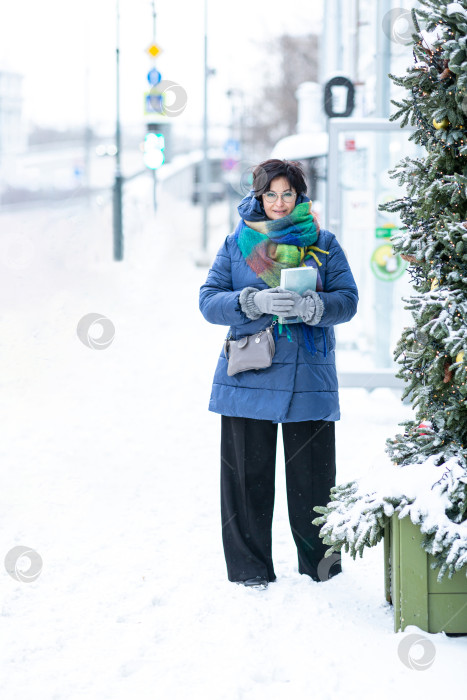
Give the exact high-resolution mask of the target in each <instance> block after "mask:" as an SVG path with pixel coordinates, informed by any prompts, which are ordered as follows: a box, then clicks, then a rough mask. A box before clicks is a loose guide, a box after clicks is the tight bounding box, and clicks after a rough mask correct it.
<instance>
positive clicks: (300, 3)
mask: <svg viewBox="0 0 467 700" xmlns="http://www.w3.org/2000/svg"><path fill="white" fill-rule="evenodd" d="M208 2H209V63H210V66H211V67H214V68H216V70H217V73H216V75H215V76H214V77H213V78H212V79H211V80H210V110H211V114H212V116H213V118H214V120H216V119H219V120H223V119H224V118H226V117H227V114H228V104H227V100H226V99H225V91H226V90H227V89H228V88H229V87H236V88H246V89H247V90H253V89H254V86H255V84H257V83H258V82H259V80H260V74H259V71H258V69H259V68H260V67H261V65H262V63H263V62H264V60H265V58H264V53H263V48H262V45H263V44H264V42H265V41H266V40H268V39H271V38H273V37H274V36H277V35H279V34H281V33H283V32H290V33H294V34H306V33H309V32H319V31H320V30H321V22H322V0H287V1H286V2H284V0H236V2H234V3H233V2H226V1H224V0H217V1H216V0H208ZM155 5H156V13H157V20H156V23H157V28H156V43H157V44H158V45H159V46H160V47H161V48H162V53H161V54H160V56H159V57H158V58H157V59H156V61H155V64H156V66H157V68H158V69H159V71H160V72H161V73H162V76H163V78H165V79H169V80H173V81H175V82H178V83H180V84H181V85H183V86H184V87H185V89H186V90H187V93H188V106H187V109H186V110H185V112H184V114H183V115H182V117H180V118H183V119H184V121H186V122H187V123H195V122H199V120H200V118H201V113H202V97H203V12H204V9H203V8H204V0H156V3H155ZM115 8H116V0H77V1H76V2H70V1H69V0H41V1H40V2H38V1H37V0H34V1H33V0H20V2H18V3H15V4H13V3H11V4H10V5H9V7H8V8H6V3H4V9H3V11H2V12H1V13H0V70H1V69H3V70H5V69H8V70H12V71H15V72H20V73H22V74H23V75H24V76H25V80H24V90H23V95H24V113H25V116H26V118H27V119H28V121H29V122H35V123H38V124H41V125H54V126H63V127H67V126H70V125H74V124H82V123H83V122H84V120H85V115H86V103H87V105H88V112H89V117H90V121H91V123H92V124H93V125H101V126H103V125H104V124H106V123H108V124H111V123H112V122H113V120H114V113H115V107H114V105H115V36H116V32H115V27H116V21H115V16H116V11H115ZM120 14H121V96H122V119H123V121H124V122H126V123H138V122H139V121H141V120H143V118H144V115H143V93H144V91H145V90H146V89H147V81H146V75H147V72H148V70H149V69H150V68H151V66H152V65H153V63H152V61H151V60H150V58H149V56H148V55H147V53H146V52H145V49H146V48H147V46H148V45H149V44H150V43H151V42H152V3H151V0H120ZM266 60H267V59H266ZM87 70H88V75H89V81H88V95H89V99H88V100H87V101H86V99H85V95H86V72H87Z"/></svg>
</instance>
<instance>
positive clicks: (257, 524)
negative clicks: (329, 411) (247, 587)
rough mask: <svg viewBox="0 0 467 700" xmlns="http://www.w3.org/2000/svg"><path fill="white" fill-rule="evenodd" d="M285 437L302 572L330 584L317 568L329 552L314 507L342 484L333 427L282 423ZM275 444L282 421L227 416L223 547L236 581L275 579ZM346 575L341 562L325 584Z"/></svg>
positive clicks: (223, 462)
mask: <svg viewBox="0 0 467 700" xmlns="http://www.w3.org/2000/svg"><path fill="white" fill-rule="evenodd" d="M282 434H283V439H284V455H285V475H286V484H287V506H288V512H289V521H290V527H291V529H292V534H293V538H294V541H295V544H296V546H297V552H298V570H299V572H300V573H301V574H308V576H311V578H313V579H314V580H316V581H319V580H323V578H322V575H321V572H320V573H319V572H318V566H319V564H320V562H321V561H322V560H323V557H324V553H325V551H326V549H327V548H328V547H327V545H325V544H323V541H322V539H321V538H320V537H319V526H317V525H312V522H311V521H312V520H313V519H314V518H316V517H318V513H316V512H315V511H314V510H313V506H316V505H326V504H327V503H328V502H329V501H330V495H329V492H330V489H331V487H332V486H334V485H335V479H336V458H335V434H334V422H332V421H322V420H319V421H304V422H299V423H282ZM276 444H277V423H272V422H271V421H265V420H257V419H253V418H232V417H229V416H222V432H221V517H222V541H223V545H224V554H225V561H226V564H227V574H228V578H229V581H244V580H246V579H248V578H254V577H255V576H264V577H265V578H266V579H267V580H268V581H274V580H275V578H276V575H275V573H274V566H273V561H272V515H273V509H274V482H275V473H276ZM325 561H326V562H327V561H329V559H328V558H327V559H326V560H325ZM326 568H327V569H329V566H328V567H326ZM321 570H322V567H321ZM340 571H341V568H340V562H339V561H335V562H334V563H333V566H332V571H329V572H328V573H327V575H326V578H330V577H331V576H333V575H336V574H337V573H340Z"/></svg>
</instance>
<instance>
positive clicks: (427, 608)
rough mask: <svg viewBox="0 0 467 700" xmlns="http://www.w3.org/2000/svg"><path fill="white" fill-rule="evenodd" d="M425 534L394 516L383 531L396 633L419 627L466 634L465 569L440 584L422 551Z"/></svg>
mask: <svg viewBox="0 0 467 700" xmlns="http://www.w3.org/2000/svg"><path fill="white" fill-rule="evenodd" d="M422 538H423V536H422V533H421V532H420V528H419V527H418V525H414V524H413V523H412V521H411V520H410V518H409V517H405V518H402V520H399V518H398V517H397V514H395V515H393V516H392V518H391V520H390V521H389V523H388V524H387V525H386V528H385V531H384V579H385V594H386V600H387V601H388V602H389V603H392V605H393V606H394V631H395V632H398V631H399V630H401V631H403V630H404V629H405V628H406V627H407V625H417V627H420V629H422V630H425V632H432V633H436V632H463V633H467V576H466V570H465V569H466V567H464V568H463V569H461V570H460V571H457V572H456V573H455V574H454V576H453V577H452V578H451V579H449V578H448V577H447V575H445V576H444V578H443V580H442V581H441V583H438V581H437V580H436V578H437V576H438V573H439V569H431V568H430V565H431V563H432V562H433V557H432V555H431V554H427V553H426V552H425V550H424V549H422V545H421V542H422Z"/></svg>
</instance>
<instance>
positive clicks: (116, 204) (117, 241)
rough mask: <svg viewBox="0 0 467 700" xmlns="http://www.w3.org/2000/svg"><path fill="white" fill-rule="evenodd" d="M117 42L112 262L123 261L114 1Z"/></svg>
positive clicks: (118, 9)
mask: <svg viewBox="0 0 467 700" xmlns="http://www.w3.org/2000/svg"><path fill="white" fill-rule="evenodd" d="M116 20H117V32H116V33H117V40H116V88H117V90H116V92H117V103H116V125H115V146H116V149H117V152H116V154H115V183H114V190H113V233H114V260H123V217H122V189H123V177H122V173H121V157H120V152H121V133H120V0H116Z"/></svg>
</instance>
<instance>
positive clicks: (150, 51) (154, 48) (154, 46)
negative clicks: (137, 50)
mask: <svg viewBox="0 0 467 700" xmlns="http://www.w3.org/2000/svg"><path fill="white" fill-rule="evenodd" d="M146 51H147V52H148V54H149V55H150V56H152V57H153V58H156V56H157V54H159V53H160V52H161V50H160V48H159V47H158V46H157V44H151V46H148V48H147V49H146Z"/></svg>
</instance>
